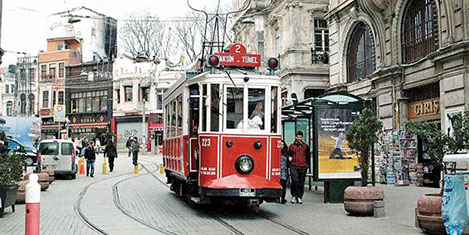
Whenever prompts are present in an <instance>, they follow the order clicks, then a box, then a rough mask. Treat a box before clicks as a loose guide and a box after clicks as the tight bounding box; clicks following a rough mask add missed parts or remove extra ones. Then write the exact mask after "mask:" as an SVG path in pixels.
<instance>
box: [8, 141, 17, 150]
mask: <svg viewBox="0 0 469 235" xmlns="http://www.w3.org/2000/svg"><path fill="white" fill-rule="evenodd" d="M19 146H20V145H19V144H18V143H17V142H16V141H14V140H8V148H9V149H16V148H18V147H19Z"/></svg>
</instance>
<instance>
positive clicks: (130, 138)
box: [125, 136, 133, 157]
mask: <svg viewBox="0 0 469 235" xmlns="http://www.w3.org/2000/svg"><path fill="white" fill-rule="evenodd" d="M132 142H133V140H132V137H131V136H129V139H128V140H127V142H126V143H125V147H126V148H127V149H128V150H129V155H128V157H130V155H131V154H132Z"/></svg>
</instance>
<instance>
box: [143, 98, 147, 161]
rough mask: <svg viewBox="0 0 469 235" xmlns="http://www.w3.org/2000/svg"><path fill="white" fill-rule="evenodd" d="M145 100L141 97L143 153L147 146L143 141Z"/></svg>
mask: <svg viewBox="0 0 469 235" xmlns="http://www.w3.org/2000/svg"><path fill="white" fill-rule="evenodd" d="M145 102H146V100H145V99H144V98H143V97H142V144H143V148H142V154H144V153H145V152H146V148H147V146H146V145H147V144H146V141H145V137H146V130H145V129H146V128H145Z"/></svg>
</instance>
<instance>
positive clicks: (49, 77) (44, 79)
mask: <svg viewBox="0 0 469 235" xmlns="http://www.w3.org/2000/svg"><path fill="white" fill-rule="evenodd" d="M40 82H52V83H53V82H55V75H49V74H45V75H41V81H40Z"/></svg>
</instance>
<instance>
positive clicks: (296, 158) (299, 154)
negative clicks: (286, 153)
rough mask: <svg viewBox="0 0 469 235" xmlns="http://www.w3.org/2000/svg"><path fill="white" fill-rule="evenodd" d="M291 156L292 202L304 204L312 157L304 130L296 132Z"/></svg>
mask: <svg viewBox="0 0 469 235" xmlns="http://www.w3.org/2000/svg"><path fill="white" fill-rule="evenodd" d="M289 150H290V152H291V157H290V158H289V160H290V162H291V167H290V172H291V179H292V185H291V195H292V199H291V203H292V204H295V203H299V204H303V194H304V191H305V179H306V172H307V171H308V168H309V164H310V158H309V146H308V145H307V144H306V143H305V142H303V132H301V131H298V132H296V136H295V142H293V143H292V144H291V145H290V148H289Z"/></svg>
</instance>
